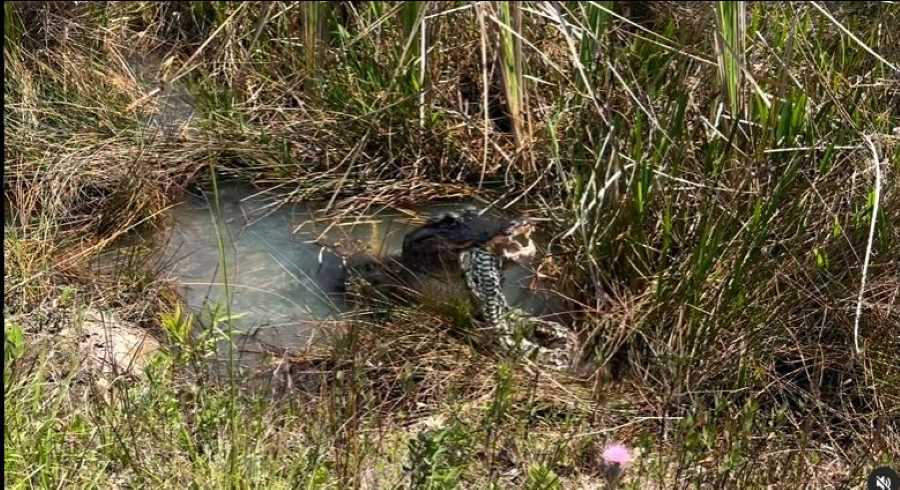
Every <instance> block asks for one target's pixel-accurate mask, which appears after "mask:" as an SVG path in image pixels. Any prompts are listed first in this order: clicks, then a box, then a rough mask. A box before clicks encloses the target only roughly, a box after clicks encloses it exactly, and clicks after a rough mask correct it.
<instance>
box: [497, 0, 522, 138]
mask: <svg viewBox="0 0 900 490" xmlns="http://www.w3.org/2000/svg"><path fill="white" fill-rule="evenodd" d="M498 8H499V10H500V23H501V24H502V25H501V28H500V72H501V74H502V75H503V87H504V90H505V92H506V103H507V106H508V108H509V117H510V119H511V120H512V126H513V132H514V134H515V137H516V145H517V146H518V148H522V147H523V146H525V143H526V141H527V137H526V131H527V129H526V125H525V108H524V99H525V87H524V83H525V79H524V77H523V76H522V40H521V38H520V37H519V35H521V32H522V10H521V6H520V5H519V4H518V3H517V2H500V3H499V4H498ZM517 34H518V35H517Z"/></svg>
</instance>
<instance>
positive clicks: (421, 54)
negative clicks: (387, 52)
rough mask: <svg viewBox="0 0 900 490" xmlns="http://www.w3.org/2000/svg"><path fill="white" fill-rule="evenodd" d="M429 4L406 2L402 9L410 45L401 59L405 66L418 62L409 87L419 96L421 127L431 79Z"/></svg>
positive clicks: (410, 74) (404, 27)
mask: <svg viewBox="0 0 900 490" xmlns="http://www.w3.org/2000/svg"><path fill="white" fill-rule="evenodd" d="M428 3H429V2H404V3H403V5H402V7H401V8H400V12H399V15H400V18H401V21H402V24H403V33H404V34H405V39H406V41H407V43H408V44H409V49H408V50H407V51H406V58H404V59H401V63H402V64H403V65H405V64H406V63H407V62H408V61H417V65H418V70H416V69H410V71H409V79H408V80H409V86H410V88H411V90H412V91H413V92H414V93H418V94H419V125H420V126H421V127H424V126H425V121H426V118H427V114H428V100H427V99H428V89H429V88H430V87H429V85H430V82H431V81H430V78H429V76H428V48H429V39H428V33H427V29H426V27H427V24H426V22H425V13H426V11H427V9H428Z"/></svg>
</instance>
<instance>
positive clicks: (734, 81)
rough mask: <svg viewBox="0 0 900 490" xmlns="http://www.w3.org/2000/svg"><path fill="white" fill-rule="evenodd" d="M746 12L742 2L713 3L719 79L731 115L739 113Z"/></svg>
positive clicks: (741, 103)
mask: <svg viewBox="0 0 900 490" xmlns="http://www.w3.org/2000/svg"><path fill="white" fill-rule="evenodd" d="M746 13H747V8H746V5H745V2H717V3H716V24H717V25H716V27H717V29H716V32H715V43H716V55H717V58H718V62H719V77H720V78H721V80H722V84H723V86H724V87H725V92H726V93H727V94H728V106H729V109H730V110H731V113H732V114H740V113H742V112H743V111H742V108H743V98H742V96H741V86H742V83H743V73H742V72H741V67H742V66H744V36H745V34H746V32H747V20H746V19H747V15H746Z"/></svg>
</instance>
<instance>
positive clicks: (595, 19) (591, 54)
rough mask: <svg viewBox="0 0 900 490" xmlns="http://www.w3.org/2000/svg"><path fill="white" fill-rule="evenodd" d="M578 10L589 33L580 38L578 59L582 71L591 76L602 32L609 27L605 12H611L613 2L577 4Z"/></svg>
mask: <svg viewBox="0 0 900 490" xmlns="http://www.w3.org/2000/svg"><path fill="white" fill-rule="evenodd" d="M601 7H603V8H601ZM578 8H579V12H580V13H581V14H582V17H583V19H584V26H585V27H586V28H587V29H588V31H589V32H587V33H585V34H584V35H583V36H582V37H581V48H580V53H579V57H580V59H581V65H582V66H583V67H584V70H585V71H586V72H587V73H588V76H591V75H592V74H593V73H594V70H595V69H596V65H597V55H598V52H599V49H600V43H601V40H602V38H603V32H604V31H605V30H606V26H607V25H609V19H610V15H609V13H607V10H612V8H613V2H611V1H608V2H584V3H581V2H579V3H578ZM604 9H607V10H604Z"/></svg>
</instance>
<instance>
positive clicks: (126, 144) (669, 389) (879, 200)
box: [3, 1, 900, 489]
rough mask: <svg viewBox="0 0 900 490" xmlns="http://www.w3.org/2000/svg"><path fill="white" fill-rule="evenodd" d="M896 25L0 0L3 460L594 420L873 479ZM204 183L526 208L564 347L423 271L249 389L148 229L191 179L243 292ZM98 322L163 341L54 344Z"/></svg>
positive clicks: (555, 7) (648, 463) (885, 380)
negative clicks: (502, 333) (124, 352)
mask: <svg viewBox="0 0 900 490" xmlns="http://www.w3.org/2000/svg"><path fill="white" fill-rule="evenodd" d="M898 25H900V6H898V5H897V4H896V2H854V3H849V2H848V3H842V2H809V3H796V2H794V3H787V2H785V3H781V2H717V3H705V2H679V3H669V2H521V3H520V2H443V1H442V2H331V3H328V2H271V3H268V2H206V1H203V2H158V3H157V2H121V3H120V2H47V3H43V2H20V3H15V4H13V3H10V2H7V3H5V4H4V47H3V50H4V78H5V81H4V102H5V104H4V174H5V175H4V198H5V201H4V202H5V210H4V211H5V222H4V250H3V256H4V332H5V335H4V408H5V414H4V483H5V486H7V487H9V488H31V487H40V488H44V487H60V486H66V487H69V486H72V487H102V488H107V487H128V488H136V487H149V486H154V487H164V488H183V487H192V488H218V487H229V488H232V487H235V488H310V489H311V488H398V487H400V488H406V487H409V488H454V487H456V488H530V489H537V488H597V487H598V486H602V485H604V484H605V483H604V482H605V479H604V475H605V474H606V471H605V469H604V467H603V458H604V456H603V454H604V447H605V446H606V445H607V444H610V443H614V442H619V443H623V444H625V445H626V446H628V447H629V448H631V449H632V450H633V452H634V459H633V461H631V462H630V464H629V467H627V468H626V469H625V472H624V473H623V475H622V481H621V483H622V484H623V485H624V486H626V487H630V488H648V487H649V488H676V487H677V488H682V487H692V488H693V487H705V488H761V487H766V486H775V487H785V488H787V487H790V488H794V487H798V486H799V487H807V486H808V487H815V488H831V487H841V488H846V487H857V486H859V485H861V484H862V482H863V479H864V478H865V475H866V474H867V472H868V471H870V470H871V469H872V468H873V467H875V466H877V465H879V464H894V465H896V464H897V462H898V460H897V456H898V455H900V422H898V421H900V361H898V359H900V330H898V325H900V298H898V296H900V294H898V291H900V263H898V260H897V259H898V257H900V227H898V222H900V201H898V200H900V187H898V184H897V182H898V179H897V177H898V170H900V144H898V143H900V109H898V108H900V31H898V29H897V28H896V26H898ZM225 181H237V182H240V183H241V185H246V186H252V188H253V189H254V190H255V191H256V192H259V193H262V194H265V195H266V196H269V197H272V207H271V209H273V210H279V209H288V208H290V207H291V206H310V204H309V203H315V205H314V206H313V207H310V208H309V209H310V210H311V211H310V216H307V217H304V220H312V221H314V222H315V223H317V224H318V225H321V226H325V227H328V226H329V225H333V226H338V227H348V226H350V225H351V224H354V223H355V224H356V226H369V225H365V223H371V222H372V221H373V220H375V219H376V218H377V217H378V216H382V215H383V214H384V213H394V215H399V216H403V217H404V219H406V220H407V222H408V223H411V224H415V223H419V222H421V220H422V219H423V217H424V216H425V215H426V214H427V213H425V211H424V210H425V209H430V208H429V206H434V205H443V204H446V203H447V202H459V201H466V202H478V203H480V204H481V205H482V206H484V207H492V208H495V209H496V210H498V211H503V212H510V211H511V210H515V212H516V213H520V214H523V215H527V216H529V217H530V218H531V219H533V220H534V221H535V222H536V223H538V227H539V229H540V233H542V234H543V236H544V237H546V240H544V241H543V242H542V243H541V247H540V248H541V250H540V251H541V259H542V260H541V261H539V262H537V263H535V264H534V268H535V271H533V272H532V273H533V274H534V275H535V277H536V278H537V279H536V280H539V282H540V283H541V287H542V288H545V289H546V290H548V291H552V292H553V294H554V295H555V297H558V298H563V299H564V301H563V304H565V305H566V308H567V309H568V314H569V316H570V317H571V319H570V321H569V323H570V325H569V327H570V328H571V329H572V330H573V331H574V332H576V333H577V335H578V338H579V340H580V346H581V352H580V354H579V355H580V365H579V367H578V369H575V370H570V371H563V370H555V369H549V368H547V367H545V366H542V365H540V364H538V363H535V362H533V360H531V359H529V358H527V357H515V356H507V355H505V354H504V353H502V352H500V351H498V350H496V349H494V348H493V347H492V344H488V343H484V342H482V341H481V336H480V335H479V334H478V332H477V330H478V329H477V322H473V321H472V318H471V314H470V312H469V311H468V310H466V309H465V308H462V307H460V308H446V305H440V304H435V303H436V302H434V301H422V302H420V303H418V304H390V303H385V304H383V305H374V306H372V305H370V306H367V307H362V306H357V307H353V308H348V309H347V310H346V311H342V312H341V314H339V315H335V317H334V318H333V319H330V320H329V321H333V322H334V323H335V324H340V328H335V329H333V331H334V332H335V335H331V336H329V339H328V342H321V343H316V344H315V345H312V346H310V348H308V349H306V348H304V349H300V348H295V347H291V348H290V349H288V348H284V349H281V350H280V351H278V350H272V349H269V350H266V352H265V353H264V354H265V356H266V359H267V361H266V362H267V363H268V364H267V365H266V367H265V368H262V367H260V368H259V369H257V370H256V371H257V372H254V373H253V375H254V376H257V379H265V380H266V383H265V385H264V386H265V389H261V390H260V389H253V388H252V387H251V386H250V385H249V384H248V383H245V381H244V378H243V377H242V376H243V375H244V373H241V372H240V370H239V369H237V368H234V369H232V367H233V364H228V366H229V368H228V369H226V370H225V371H224V372H213V371H211V370H210V369H209V365H210V364H209V363H210V359H211V358H214V357H216V356H221V355H225V356H231V357H233V356H234V355H235V349H237V348H238V347H237V346H236V342H235V335H236V330H235V325H236V324H237V323H238V322H239V321H241V320H242V318H244V317H243V316H242V315H245V314H247V313H248V311H250V310H252V309H253V307H254V306H258V305H256V304H255V303H254V302H253V301H250V302H249V303H240V302H237V303H233V302H229V301H224V302H222V303H221V304H220V307H219V309H218V310H215V311H214V312H213V314H208V313H209V311H206V313H203V312H199V311H197V310H195V309H192V307H191V306H192V305H191V304H189V303H190V301H186V300H185V297H186V295H185V291H184V285H183V284H179V280H178V279H177V278H178V277H182V278H183V277H186V276H188V275H190V274H191V273H192V271H191V270H190V267H191V265H190V264H182V265H179V263H177V262H175V263H173V262H170V261H166V260H161V259H160V257H164V256H165V254H160V250H161V247H164V244H163V243H161V241H160V239H159V238H158V237H160V236H167V235H168V234H170V233H171V232H172V231H173V230H174V229H175V228H174V225H173V219H174V218H173V216H174V214H173V213H177V212H178V211H177V209H178V206H184V205H185V204H184V203H185V202H187V201H186V199H189V197H188V196H190V195H191V194H192V193H193V194H197V193H198V192H199V191H198V190H199V189H203V190H204V191H205V192H207V193H208V195H210V196H211V200H210V203H211V205H210V207H211V208H214V209H217V210H219V211H220V212H219V213H210V214H209V218H208V219H209V221H208V223H212V224H214V225H215V226H212V227H211V228H210V229H211V230H213V231H214V232H215V231H218V232H219V233H220V234H217V235H216V234H215V233H214V235H215V236H211V237H209V238H210V240H209V242H208V243H207V242H204V243H206V245H203V244H198V243H191V244H189V245H193V246H205V247H208V248H207V249H208V251H209V254H208V255H207V256H206V257H207V259H208V262H206V263H207V264H208V266H206V268H213V267H217V268H221V271H222V273H223V279H222V281H221V283H222V287H223V288H224V290H223V297H230V296H231V293H233V292H234V291H233V290H232V291H229V286H228V284H229V279H228V277H229V276H228V274H229V263H230V262H229V260H230V259H228V258H227V257H229V254H230V253H232V252H234V249H233V244H230V242H229V241H228V240H229V239H228V237H227V233H224V232H225V231H227V230H228V229H229V228H228V226H229V225H228V224H227V222H228V220H229V219H238V218H241V219H243V218H244V217H239V216H237V215H236V214H237V212H238V211H237V210H238V208H237V207H228V206H227V202H225V204H224V205H223V201H222V200H220V197H222V195H223V194H222V192H223V189H222V187H221V186H222V185H223V182H225ZM224 192H227V191H224ZM229 210H231V211H229ZM229 213H231V214H229ZM197 219H198V220H200V221H202V220H203V219H204V218H202V217H197ZM198 222H199V221H198ZM272 223H274V221H272ZM279 223H280V222H279ZM300 224H301V223H296V222H291V221H290V220H289V219H286V220H285V221H284V224H283V225H282V224H278V226H280V227H281V228H279V230H280V231H279V232H278V233H281V234H280V235H279V238H277V240H276V241H278V244H277V247H276V248H277V249H278V250H279V251H280V252H283V253H285V255H284V256H282V257H281V259H285V257H286V258H287V259H285V260H287V262H290V263H286V262H284V260H282V261H281V263H285V264H287V265H286V266H285V267H284V268H283V269H282V270H281V271H282V272H285V277H286V278H285V279H284V281H286V282H287V281H291V280H295V279H296V278H297V277H299V276H298V274H287V272H290V271H291V270H292V269H291V265H296V264H295V263H294V262H295V259H296V263H298V264H299V263H301V262H302V261H304V260H307V259H308V258H309V257H305V256H303V257H301V256H302V255H303V254H304V253H306V249H304V248H302V247H304V246H307V245H306V244H303V243H300V242H299V241H296V242H295V241H293V240H292V239H289V237H292V236H294V235H297V234H298V233H299V231H300V229H299V225H300ZM350 235H351V238H353V237H355V238H359V235H353V234H352V233H351V234H350ZM298 236H299V235H298ZM279 240H280V241H279ZM360 242H363V243H360ZM365 242H366V240H358V239H357V240H350V241H348V242H346V243H337V242H335V243H332V244H331V245H335V246H336V247H338V248H340V247H343V246H347V247H350V248H353V247H357V248H353V249H354V250H359V251H365V252H369V253H373V252H377V248H378V246H379V244H380V243H382V242H384V240H380V239H379V240H372V243H368V244H367V243H365ZM270 243H271V240H270ZM367 246H368V247H369V248H368V249H366V247H367ZM226 247H232V249H230V250H226ZM294 247H296V248H294ZM360 247H361V248H360ZM291 257H294V258H295V259H294V258H291ZM276 258H277V257H276ZM317 260H319V261H320V262H319V263H321V260H322V259H321V257H317ZM334 264H335V267H337V262H335V263H334ZM196 265H197V263H194V267H196ZM173 267H174V268H176V269H173ZM178 267H183V269H177V268H178ZM298 267H299V266H298ZM232 269H233V268H232ZM179 272H180V273H181V275H180V276H179ZM231 272H232V273H234V270H231ZM288 276H290V277H293V278H294V279H291V278H290V277H288ZM279 277H280V276H277V275H276V273H275V272H273V271H272V270H271V269H266V270H264V271H262V272H261V273H260V276H259V280H260V281H261V282H260V289H262V290H264V292H265V291H269V292H272V291H273V290H276V289H277V288H281V287H285V284H281V283H279V281H280V279H279ZM232 278H234V276H232ZM239 279H240V281H239V282H240V283H246V282H248V281H250V282H252V281H253V280H254V279H253V276H250V277H247V276H239ZM296 280H298V281H299V279H296ZM180 282H184V281H180ZM213 282H218V280H217V281H213ZM232 289H233V288H232ZM279 294H280V293H279ZM287 294H288V295H290V294H291V293H287ZM267 311H269V310H267ZM269 312H270V313H271V312H272V311H269ZM113 319H114V320H113ZM104 322H105V323H106V324H109V325H111V324H115V325H118V326H121V328H120V329H119V330H117V331H119V332H120V334H117V335H120V336H121V337H123V338H124V337H128V336H132V337H133V336H135V335H138V334H137V333H135V332H138V333H140V335H145V336H146V338H147V339H151V340H152V342H151V343H152V345H153V349H152V352H151V353H150V354H148V355H147V356H146V357H145V358H144V359H143V360H142V361H141V363H140V365H139V366H137V368H135V367H136V366H135V365H134V364H136V363H131V364H129V363H127V362H126V363H125V364H124V365H119V366H117V367H115V368H113V369H109V368H104V369H96V367H97V366H96V365H95V363H93V362H92V361H90V362H89V360H90V359H92V358H91V357H90V356H85V355H84V353H83V352H81V351H80V350H79V347H78V346H80V345H84V344H91V343H99V344H104V341H98V340H96V338H98V337H90V338H93V339H95V340H85V338H87V337H84V336H85V335H87V334H85V333H84V332H85V331H91V332H94V331H95V330H96V329H97V328H98V327H97V325H103V324H104ZM91 329H94V330H91ZM72 332H75V333H74V334H73V333H72ZM79 332H80V333H79ZM100 332H102V329H101V330H100ZM79 335H81V337H79ZM97 335H102V334H97ZM105 342H107V343H108V342H111V340H110V338H107V339H106V341H105ZM142 345H143V344H142ZM148 345H150V344H148ZM145 350H148V351H149V350H151V349H145ZM120 364H121V363H120ZM123 367H124V369H120V368H123ZM260 377H261V378H260ZM100 378H102V379H100ZM253 386H254V387H256V385H255V384H254V385H253Z"/></svg>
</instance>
